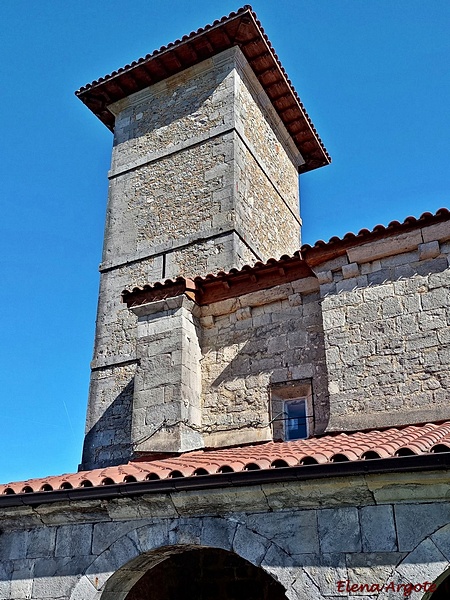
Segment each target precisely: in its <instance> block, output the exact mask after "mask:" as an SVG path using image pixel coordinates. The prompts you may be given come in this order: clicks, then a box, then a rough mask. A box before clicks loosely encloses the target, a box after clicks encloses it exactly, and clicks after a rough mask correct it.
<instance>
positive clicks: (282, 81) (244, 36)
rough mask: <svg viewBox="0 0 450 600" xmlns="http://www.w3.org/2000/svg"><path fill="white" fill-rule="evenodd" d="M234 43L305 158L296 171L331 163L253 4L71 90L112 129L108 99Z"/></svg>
mask: <svg viewBox="0 0 450 600" xmlns="http://www.w3.org/2000/svg"><path fill="white" fill-rule="evenodd" d="M233 46H239V48H240V49H241V51H242V52H243V54H244V56H245V57H246V59H247V61H248V62H249V64H250V66H251V68H252V69H253V71H254V73H255V75H256V77H257V78H258V80H259V82H260V84H261V85H262V87H263V88H264V90H265V92H266V94H267V96H268V97H269V99H270V101H271V102H272V104H273V107H274V109H275V110H276V111H277V112H278V114H279V116H280V119H281V120H282V122H283V123H284V125H285V127H286V129H287V130H288V132H289V133H290V135H291V136H292V139H293V140H294V142H295V144H296V145H297V147H298V149H299V150H300V152H301V154H302V156H303V158H304V159H305V164H304V165H302V166H300V167H299V171H300V172H304V171H309V170H311V169H316V168H318V167H321V166H324V165H327V164H329V163H330V162H331V158H330V156H329V154H328V152H327V151H326V149H325V147H324V145H323V144H322V141H321V139H320V137H319V135H318V134H317V131H316V130H315V128H314V125H313V124H312V122H311V119H310V118H309V116H308V114H307V112H306V110H305V107H304V106H303V104H302V102H301V100H300V98H299V97H298V94H297V92H296V91H295V89H294V87H293V85H292V82H291V81H290V79H289V78H288V77H287V75H286V71H285V70H284V68H283V66H282V65H281V63H280V61H279V59H278V56H277V54H276V53H275V51H274V49H273V47H272V45H271V43H270V41H269V39H268V37H267V35H266V34H265V33H264V29H263V28H262V26H261V23H260V22H259V20H258V18H257V16H256V14H255V13H254V12H253V10H252V7H251V6H244V7H243V8H240V9H239V10H238V11H237V12H233V13H231V14H230V15H229V16H228V17H223V18H222V19H220V20H217V21H214V23H213V24H212V25H207V26H206V27H201V28H200V29H198V30H197V31H193V32H192V33H190V34H189V35H185V36H183V38H182V39H181V40H176V41H175V42H172V43H170V44H168V45H167V46H162V47H161V48H160V49H159V50H155V51H154V52H153V53H152V54H147V55H146V56H144V57H143V58H140V59H139V60H137V61H134V62H132V63H131V64H130V65H126V66H125V67H123V68H121V69H118V70H117V71H113V72H112V73H111V74H110V75H106V76H105V77H101V78H100V79H98V80H96V81H93V82H92V83H90V84H87V85H85V86H84V87H81V88H80V89H79V90H78V91H77V92H75V93H76V95H77V96H78V97H79V98H80V100H81V101H82V102H84V104H86V106H87V107H88V108H90V110H92V112H93V113H94V114H95V115H96V116H97V117H98V118H99V119H100V120H101V121H102V122H103V123H104V124H105V125H106V126H107V127H108V128H109V129H111V130H113V129H114V120H115V118H114V115H113V114H112V113H111V112H110V111H109V110H108V105H110V104H112V103H113V102H116V101H118V100H120V99H122V98H125V97H127V96H129V95H130V94H133V93H135V92H138V91H140V90H142V89H145V88H146V87H148V86H150V85H153V84H155V83H157V82H158V81H161V80H163V79H166V78H167V77H170V76H172V75H175V74H176V73H179V72H180V71H183V70H185V69H187V68H189V67H191V66H193V65H195V64H197V63H199V62H201V61H203V60H206V59H208V58H211V57H212V56H214V55H215V54H218V53H219V52H222V51H224V50H227V49H229V48H231V47H233Z"/></svg>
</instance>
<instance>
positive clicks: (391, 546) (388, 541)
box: [359, 505, 397, 552]
mask: <svg viewBox="0 0 450 600" xmlns="http://www.w3.org/2000/svg"><path fill="white" fill-rule="evenodd" d="M359 518H360V522H361V540H362V550H363V552H394V551H396V550H397V534H396V530H395V523H394V513H393V509H392V506H388V505H387V506H365V507H363V508H361V509H360V514H359Z"/></svg>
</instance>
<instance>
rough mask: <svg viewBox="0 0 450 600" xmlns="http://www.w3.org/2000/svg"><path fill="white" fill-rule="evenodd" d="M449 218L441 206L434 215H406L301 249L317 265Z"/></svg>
mask: <svg viewBox="0 0 450 600" xmlns="http://www.w3.org/2000/svg"><path fill="white" fill-rule="evenodd" d="M449 220H450V211H449V209H448V208H440V209H439V210H437V211H436V213H435V214H434V215H433V214H432V213H430V212H425V213H423V214H422V215H420V217H419V218H418V219H417V218H416V217H406V219H405V220H404V221H403V223H400V222H399V221H391V222H390V223H389V225H388V226H387V227H385V226H384V225H376V226H375V227H374V228H373V229H372V230H371V231H370V230H369V229H361V230H360V231H359V232H358V233H351V232H349V233H346V234H345V235H344V236H343V237H342V238H339V237H337V236H334V237H332V238H331V239H330V240H329V241H328V242H325V241H323V240H318V241H317V242H316V243H315V244H314V246H310V245H309V244H304V245H303V246H302V247H301V249H300V253H301V256H302V257H303V258H304V259H305V260H306V261H307V262H308V264H309V265H310V266H315V265H316V264H320V262H323V261H325V260H329V259H330V258H332V257H334V256H337V255H339V254H343V253H344V252H345V251H346V250H347V249H348V248H353V247H355V246H360V245H362V244H367V243H368V242H374V241H376V240H380V239H383V238H388V237H390V236H393V235H398V234H401V233H407V232H408V231H413V230H414V229H420V228H421V227H427V226H428V225H434V224H435V223H442V222H444V221H449ZM449 231H450V225H449Z"/></svg>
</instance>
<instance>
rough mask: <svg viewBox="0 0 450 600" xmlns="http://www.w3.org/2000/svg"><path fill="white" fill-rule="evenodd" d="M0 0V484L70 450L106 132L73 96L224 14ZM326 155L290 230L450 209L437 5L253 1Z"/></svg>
mask: <svg viewBox="0 0 450 600" xmlns="http://www.w3.org/2000/svg"><path fill="white" fill-rule="evenodd" d="M238 6H239V5H238V4H237V3H236V2H229V1H228V0H221V1H220V2H218V1H215V0H191V1H189V2H188V1H181V0H145V1H144V0H130V1H128V2H123V0H121V1H117V0H109V1H108V2H105V1H100V0H90V1H88V0H84V1H79V2H63V1H61V0H40V1H39V2H37V1H36V0H14V1H13V2H6V1H3V2H1V3H0V24H1V31H2V34H1V38H0V58H1V60H0V80H1V89H2V93H1V107H2V119H1V160H0V176H1V179H0V181H1V220H0V234H1V235H0V246H1V248H0V250H1V252H0V264H1V284H2V285H1V288H2V310H1V313H0V332H1V339H2V343H1V347H0V365H1V366H0V392H1V424H2V427H1V435H0V482H7V481H11V480H20V479H25V478H28V477H38V476H45V475H50V474H59V473H63V472H67V471H75V470H76V469H77V465H78V462H79V460H80V456H81V446H82V439H83V430H84V417H85V410H86V400H87V391H88V381H89V362H90V359H91V354H92V345H93V335H94V323H95V312H96V302H97V289H98V272H97V267H98V264H99V262H100V256H101V245H102V237H103V220H104V213H105V203H106V193H107V177H106V175H107V170H108V167H109V158H110V151H111V144H112V135H111V133H110V132H109V131H108V130H107V129H106V128H105V126H104V125H102V123H100V121H98V120H97V119H96V118H95V117H94V116H93V115H92V114H91V113H90V112H89V110H88V109H87V108H85V107H84V106H83V104H82V103H81V102H80V101H79V100H77V99H76V98H75V96H74V95H73V92H74V91H75V90H76V89H78V88H79V87H80V86H82V85H84V84H86V83H88V82H90V81H92V80H94V79H97V78H99V77H101V76H103V75H105V74H107V73H110V72H111V71H113V70H115V69H117V68H119V67H121V66H124V65H125V64H127V63H129V62H131V61H132V60H135V59H137V58H139V57H141V56H144V55H145V54H147V53H149V52H151V51H153V50H154V49H155V48H158V47H160V46H161V45H163V44H166V43H168V42H170V41H173V40H175V39H177V38H180V37H181V36H182V35H183V34H185V33H189V32H190V31H192V30H194V29H197V28H198V27H201V26H203V25H205V24H206V23H210V22H212V21H213V20H214V19H216V18H219V17H221V16H222V15H224V14H228V13H229V12H231V11H232V10H235V9H236V8H238ZM253 7H254V9H255V10H256V12H257V14H258V16H259V18H260V20H261V21H262V24H263V26H264V28H265V30H266V32H267V34H268V36H269V38H270V39H271V41H272V43H273V45H274V47H275V50H276V51H277V53H278V55H279V57H280V59H281V61H282V63H283V65H284V67H285V68H286V70H287V72H288V74H289V76H290V78H291V80H292V82H293V84H294V86H295V88H296V89H297V91H298V93H299V95H300V97H301V99H302V101H303V102H304V104H305V106H306V109H307V111H308V113H309V115H310V116H311V118H312V120H313V123H314V124H315V126H316V128H317V130H318V132H319V134H320V136H321V137H322V139H323V141H324V143H325V145H326V147H327V149H328V151H329V152H330V154H331V156H332V158H333V163H332V165H331V166H329V167H326V168H323V169H319V170H318V171H315V172H312V173H308V174H306V175H304V176H302V178H301V196H302V217H303V221H304V232H303V241H304V242H307V243H313V242H314V241H315V240H317V239H329V237H331V236H332V235H343V234H344V233H346V232H347V231H355V232H356V231H358V230H359V229H361V228H363V227H368V228H372V227H373V226H375V225H376V224H377V223H383V224H387V223H388V222H389V221H391V220H393V219H398V220H403V219H404V218H405V217H406V216H408V215H415V216H419V215H420V214H421V213H422V212H424V211H431V212H434V211H436V210H437V209H438V208H439V207H441V206H448V205H449V204H450V202H449V198H450V124H449V110H450V109H449V106H450V36H449V33H448V32H449V30H450V2H448V0H433V1H429V2H423V0H395V1H392V0H370V2H369V1H368V0H366V1H365V2H363V1H361V0H295V1H294V0H291V1H286V0H278V1H277V2H274V1H273V0H255V2H254V4H253Z"/></svg>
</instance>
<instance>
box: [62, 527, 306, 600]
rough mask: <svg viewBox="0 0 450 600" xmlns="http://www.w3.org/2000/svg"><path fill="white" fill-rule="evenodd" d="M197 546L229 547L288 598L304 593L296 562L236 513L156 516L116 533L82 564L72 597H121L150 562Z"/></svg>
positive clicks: (86, 599)
mask: <svg viewBox="0 0 450 600" xmlns="http://www.w3.org/2000/svg"><path fill="white" fill-rule="evenodd" d="M199 548H216V549H221V550H227V551H229V552H232V553H234V554H236V555H237V556H239V557H240V558H242V559H244V560H246V561H248V562H249V563H251V564H252V565H254V566H256V567H260V568H262V569H263V570H264V571H265V572H266V573H268V574H269V575H270V576H271V577H272V578H273V579H275V581H277V582H279V583H280V584H281V585H282V586H283V587H284V589H285V590H286V598H287V599H288V600H294V599H297V598H298V597H299V591H301V592H303V593H305V596H304V597H305V598H306V597H308V588H307V587H305V590H304V591H303V590H300V589H299V586H300V587H302V583H301V581H299V580H298V567H297V568H296V567H295V566H294V563H293V561H292V559H291V557H290V556H289V555H288V554H286V552H284V551H283V550H282V549H281V548H280V547H279V546H277V545H276V544H274V543H273V542H271V541H270V540H268V539H267V538H265V537H264V536H262V535H260V534H258V533H256V532H255V531H252V530H251V529H249V528H248V527H246V525H245V524H244V523H242V522H239V521H237V520H236V519H231V518H228V519H227V518H224V517H199V518H195V517H192V518H187V519H168V520H164V521H162V520H158V521H157V522H155V523H150V524H146V525H143V526H142V527H137V528H136V529H133V530H132V531H130V532H128V533H127V534H125V535H122V536H121V537H119V538H118V539H117V540H116V541H115V542H114V543H112V544H111V545H110V546H109V547H108V548H107V549H106V550H104V551H103V552H102V553H101V554H99V556H97V558H96V559H95V560H94V561H93V562H92V563H91V564H90V566H89V567H88V568H87V569H86V571H85V573H84V575H83V576H82V577H81V578H80V580H79V581H78V583H77V585H76V586H75V588H74V590H73V592H72V594H71V596H70V600H125V598H126V596H127V594H128V592H129V591H130V589H131V588H132V587H133V586H134V585H135V583H136V582H137V581H138V580H139V578H140V577H142V575H143V574H144V573H145V572H147V571H148V570H149V569H151V568H152V567H153V566H155V565H157V564H158V563H159V562H161V561H163V560H165V558H167V557H168V556H170V555H172V554H174V553H178V552H183V551H186V550H191V549H199ZM294 584H295V590H294V587H293V586H294ZM305 585H307V584H305ZM300 597H301V596H300Z"/></svg>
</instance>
